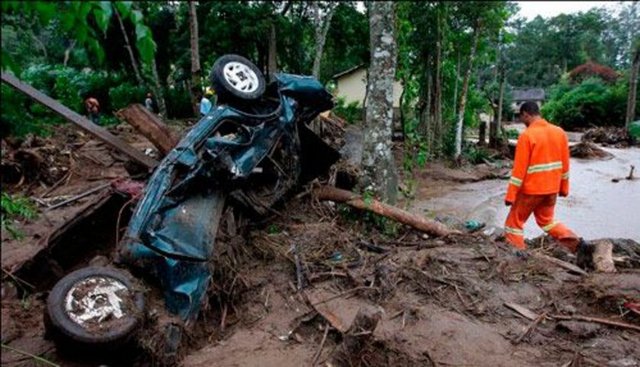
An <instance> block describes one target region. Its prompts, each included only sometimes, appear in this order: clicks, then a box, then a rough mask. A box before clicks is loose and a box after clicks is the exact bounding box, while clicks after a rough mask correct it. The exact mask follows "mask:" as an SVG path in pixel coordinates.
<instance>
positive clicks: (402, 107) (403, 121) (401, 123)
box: [399, 79, 407, 141]
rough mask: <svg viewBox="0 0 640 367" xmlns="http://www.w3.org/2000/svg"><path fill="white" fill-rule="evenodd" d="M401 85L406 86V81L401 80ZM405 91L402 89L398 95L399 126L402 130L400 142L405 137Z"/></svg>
mask: <svg viewBox="0 0 640 367" xmlns="http://www.w3.org/2000/svg"><path fill="white" fill-rule="evenodd" d="M402 85H403V86H406V85H407V81H406V79H403V80H402ZM406 91H407V89H406V88H402V93H400V108H399V110H400V126H401V128H402V141H404V140H405V138H406V135H405V116H404V95H405V93H406Z"/></svg>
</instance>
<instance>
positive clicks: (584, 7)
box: [517, 1, 619, 20]
mask: <svg viewBox="0 0 640 367" xmlns="http://www.w3.org/2000/svg"><path fill="white" fill-rule="evenodd" d="M517 3H518V6H520V12H519V13H518V15H519V16H522V17H524V18H526V19H527V20H531V19H533V18H535V17H536V16H538V15H540V16H541V17H543V18H548V17H555V16H556V15H559V14H562V13H565V14H571V13H577V12H579V11H582V12H586V11H588V10H589V9H591V8H599V7H605V8H608V9H615V8H617V7H618V6H619V2H618V1H517Z"/></svg>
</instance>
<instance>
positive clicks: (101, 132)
mask: <svg viewBox="0 0 640 367" xmlns="http://www.w3.org/2000/svg"><path fill="white" fill-rule="evenodd" d="M2 81H3V82H4V83H7V84H8V85H9V86H11V87H12V88H15V89H16V90H18V91H19V92H21V93H24V94H25V95H27V97H29V98H31V99H33V100H35V101H37V102H39V103H41V104H43V105H44V106H45V107H47V108H48V109H50V110H51V111H53V112H55V113H57V114H59V115H60V116H62V117H64V118H65V119H66V120H67V121H69V122H72V123H74V124H76V125H77V126H78V127H80V128H81V129H83V130H84V131H86V132H88V133H89V134H91V135H93V136H95V137H96V138H98V139H99V140H101V141H103V142H105V143H107V144H108V145H109V146H111V147H113V148H114V149H116V150H118V151H120V152H122V153H124V154H126V155H127V156H128V157H129V158H131V159H133V160H135V161H136V162H138V163H141V164H143V165H144V166H145V167H147V168H154V167H155V166H157V165H158V162H157V161H156V160H155V159H153V158H151V157H148V156H146V155H144V154H143V153H142V152H140V151H138V150H136V149H134V148H133V147H131V146H130V145H129V144H127V143H125V142H124V141H122V140H121V139H119V138H118V137H116V136H114V135H112V134H111V133H110V132H108V131H107V130H106V129H105V128H103V127H101V126H98V125H96V124H94V123H93V122H91V121H89V120H87V119H86V118H85V117H84V116H82V115H80V114H78V113H76V112H75V111H72V110H71V109H69V108H68V107H66V106H64V105H63V104H61V103H60V102H58V101H56V100H55V99H53V98H51V97H49V96H47V95H46V94H44V93H42V92H40V91H39V90H37V89H35V88H33V87H32V86H30V85H29V84H26V83H23V82H22V81H20V80H19V79H18V78H16V77H15V76H13V75H11V74H8V73H5V72H2Z"/></svg>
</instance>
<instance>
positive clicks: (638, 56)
mask: <svg viewBox="0 0 640 367" xmlns="http://www.w3.org/2000/svg"><path fill="white" fill-rule="evenodd" d="M639 68H640V45H638V46H636V51H635V52H634V53H633V63H632V64H631V75H630V76H629V95H628V97H627V117H626V120H625V126H626V127H629V124H631V122H632V121H633V119H634V118H635V115H636V93H637V92H638V69H639Z"/></svg>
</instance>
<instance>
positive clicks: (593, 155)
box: [569, 141, 613, 159]
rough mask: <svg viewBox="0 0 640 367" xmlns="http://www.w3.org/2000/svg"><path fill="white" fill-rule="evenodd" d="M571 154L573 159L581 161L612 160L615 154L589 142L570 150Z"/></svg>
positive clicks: (574, 146) (581, 143) (579, 144)
mask: <svg viewBox="0 0 640 367" xmlns="http://www.w3.org/2000/svg"><path fill="white" fill-rule="evenodd" d="M569 153H570V154H571V157H573V158H581V159H611V158H613V154H611V153H609V152H607V151H605V150H604V149H602V148H600V147H598V146H597V145H596V144H594V143H592V142H589V141H582V142H580V143H578V144H576V145H573V146H571V148H569Z"/></svg>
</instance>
